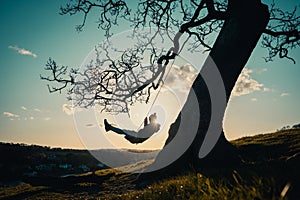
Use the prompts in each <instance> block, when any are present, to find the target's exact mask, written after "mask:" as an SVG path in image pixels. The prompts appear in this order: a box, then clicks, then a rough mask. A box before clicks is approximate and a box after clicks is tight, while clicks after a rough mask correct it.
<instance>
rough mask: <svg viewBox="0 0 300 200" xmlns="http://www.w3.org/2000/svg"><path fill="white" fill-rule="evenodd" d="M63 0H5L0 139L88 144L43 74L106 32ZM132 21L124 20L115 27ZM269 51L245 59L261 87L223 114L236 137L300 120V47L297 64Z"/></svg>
mask: <svg viewBox="0 0 300 200" xmlns="http://www.w3.org/2000/svg"><path fill="white" fill-rule="evenodd" d="M64 2H65V1H61V0H51V1H50V0H41V1H34V0H27V1H21V0H20V1H14V0H1V7H0V13H1V18H0V20H1V26H2V27H1V30H0V52H1V54H0V70H1V72H0V93H1V98H0V113H1V116H0V141H3V142H14V143H15V142H19V143H28V144H39V145H46V146H61V147H71V148H84V145H83V144H82V141H81V140H80V137H79V135H78V133H77V131H76V128H75V125H74V121H73V117H72V115H68V114H66V112H64V111H63V108H62V107H63V105H64V104H70V102H67V100H66V96H65V94H64V93H62V94H49V92H48V90H47V87H46V83H45V82H43V81H41V80H40V78H39V75H40V74H42V73H44V71H43V68H44V65H45V63H46V61H47V60H48V58H49V57H52V58H54V59H55V60H56V61H57V62H58V63H61V64H65V65H69V66H75V67H76V66H80V64H81V63H82V62H83V60H84V58H85V57H86V55H87V54H88V53H89V52H90V51H91V50H92V49H93V48H94V46H95V44H97V43H99V42H101V41H102V40H103V39H104V37H103V35H104V33H103V32H102V31H100V30H98V29H97V25H96V24H95V23H93V22H94V20H93V17H91V19H90V20H89V21H88V24H87V26H86V27H85V29H84V31H83V32H81V33H77V32H76V31H75V25H76V24H79V23H81V19H82V18H81V16H72V17H70V16H61V15H59V14H58V12H59V7H60V6H61V5H63V4H64ZM295 2H296V1H295ZM287 7H289V6H287ZM129 28H130V27H127V26H126V24H123V26H122V27H119V29H118V30H116V31H115V33H117V32H118V31H122V30H126V29H129ZM264 55H267V52H266V50H265V49H262V48H260V44H258V45H257V47H256V49H255V51H254V52H253V54H252V56H251V58H250V60H249V62H248V63H247V65H246V68H247V69H248V71H245V77H244V78H245V79H247V78H248V79H247V80H250V81H253V80H254V81H255V82H253V83H254V86H256V87H258V89H256V90H250V91H249V93H248V94H244V95H240V96H235V97H232V98H231V100H230V104H229V107H228V110H227V112H226V118H225V120H224V127H225V131H226V136H227V137H228V138H229V139H233V138H238V137H242V136H245V135H253V134H258V133H265V132H271V131H274V130H276V129H278V128H281V127H282V126H284V125H292V124H295V123H299V122H300V112H299V111H300V106H299V99H300V90H299V85H300V78H299V74H300V64H299V63H300V50H299V49H297V50H294V51H293V52H292V55H293V57H294V58H295V60H296V62H297V63H296V64H293V63H292V62H290V61H289V60H280V59H278V58H276V59H275V61H274V62H270V63H266V62H264V59H263V58H262V57H263V56H264ZM255 84H256V85H255ZM246 93H247V92H246Z"/></svg>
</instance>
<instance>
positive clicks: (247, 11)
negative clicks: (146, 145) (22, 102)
mask: <svg viewBox="0 0 300 200" xmlns="http://www.w3.org/2000/svg"><path fill="white" fill-rule="evenodd" d="M227 13H228V17H227V18H226V20H225V22H224V25H223V27H222V29H221V31H220V33H219V35H218V37H217V39H216V42H215V44H214V46H213V48H212V50H211V52H210V54H209V55H210V58H211V59H212V60H213V61H214V63H215V64H216V66H217V69H218V70H219V72H220V74H221V77H222V79H223V82H224V87H225V94H226V97H225V98H226V100H225V101H226V102H225V104H227V102H228V100H229V97H230V94H231V91H232V89H233V87H234V85H235V82H236V81H237V78H238V76H239V74H240V73H241V71H242V69H243V68H244V66H245V64H246V63H247V61H248V59H249V57H250V55H251V53H252V51H253V49H254V47H255V46H256V44H257V42H258V40H259V38H260V36H261V34H262V32H263V30H264V28H265V27H266V25H267V23H268V20H269V12H268V8H267V6H266V5H264V4H262V3H261V2H260V1H259V0H251V1H238V0H232V1H229V2H228V8H227ZM210 58H209V59H210ZM210 62H211V61H209V60H207V61H206V62H205V64H204V66H203V68H202V69H201V71H203V70H210V69H209V67H210ZM192 89H193V90H194V91H195V93H196V97H197V99H198V105H199V108H200V120H199V124H198V129H197V133H196V136H195V137H194V140H193V141H192V143H191V145H190V146H189V147H188V149H187V150H186V151H185V152H184V153H183V154H182V155H181V156H180V157H179V158H178V159H177V160H176V161H175V162H173V163H171V164H170V165H168V166H167V167H164V168H163V169H160V170H158V171H156V172H154V173H155V176H156V175H162V176H165V175H174V174H178V173H180V172H182V171H184V170H185V169H190V168H193V169H196V170H198V169H201V168H203V167H224V166H228V165H237V164H238V163H239V158H238V153H237V150H236V149H235V147H234V146H233V145H231V144H230V143H229V142H228V141H227V139H226V138H225V135H224V132H223V131H222V133H221V136H220V137H219V139H218V141H217V143H216V145H215V146H214V148H213V150H212V151H211V152H210V153H209V154H208V155H207V156H206V157H204V158H203V159H200V158H199V150H200V147H201V145H202V143H203V140H204V137H205V135H206V133H207V130H208V127H209V124H210V122H211V116H212V108H211V98H210V93H209V90H208V87H207V85H206V83H205V81H204V79H203V77H202V76H201V72H200V73H199V75H198V76H197V78H196V80H195V81H194V83H193V86H192ZM191 98H192V95H191V92H190V94H189V96H188V98H187V101H186V103H185V105H184V107H183V109H182V111H181V113H180V114H179V115H178V117H177V119H176V121H175V122H174V123H173V124H172V125H171V127H170V129H169V136H168V139H167V141H166V144H165V147H167V145H168V144H169V143H170V142H171V141H172V139H173V138H174V137H175V136H176V134H178V129H179V127H180V124H181V123H185V122H184V120H188V119H184V118H183V117H182V113H184V112H187V113H190V116H191V117H193V115H194V113H193V112H197V111H194V110H195V109H194V107H193V105H192V100H191ZM224 113H225V109H224V110H223V111H222V113H220V115H222V117H223V116H224ZM186 123H188V121H187V122H186ZM220 123H222V122H220ZM188 130H189V129H186V132H185V133H184V134H186V135H187V137H188V136H189V135H188ZM175 151H176V146H174V147H173V150H172V149H171V150H168V151H164V150H162V151H161V152H160V154H159V155H158V157H157V158H156V160H155V162H154V163H153V165H155V164H156V163H157V162H159V161H160V160H161V159H163V158H166V157H168V156H169V155H171V154H172V152H175ZM149 174H151V176H152V177H153V172H152V173H149ZM144 176H147V174H145V175H144Z"/></svg>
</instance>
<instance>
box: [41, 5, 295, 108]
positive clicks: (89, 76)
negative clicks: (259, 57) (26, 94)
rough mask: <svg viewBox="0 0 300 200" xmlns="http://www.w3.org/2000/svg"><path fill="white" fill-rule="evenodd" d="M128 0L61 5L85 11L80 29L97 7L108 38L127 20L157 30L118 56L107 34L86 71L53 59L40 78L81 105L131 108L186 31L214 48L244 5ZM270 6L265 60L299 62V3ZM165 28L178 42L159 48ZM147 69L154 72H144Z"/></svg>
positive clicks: (195, 43) (158, 79)
mask: <svg viewBox="0 0 300 200" xmlns="http://www.w3.org/2000/svg"><path fill="white" fill-rule="evenodd" d="M129 2H130V1H125V0H105V1H86V0H78V1H70V2H69V3H67V4H66V5H65V6H62V7H61V9H60V11H61V12H60V14H62V15H66V14H69V15H75V14H83V21H82V23H81V24H80V25H78V26H76V30H77V31H82V30H83V28H84V26H85V24H86V20H87V18H88V16H89V14H90V13H91V12H98V13H99V20H98V21H97V24H98V28H99V29H101V30H104V33H105V36H106V37H107V38H108V39H109V37H110V36H111V35H112V33H111V32H112V30H113V29H114V27H116V26H118V25H119V24H120V23H122V22H124V21H126V22H128V23H129V24H130V25H131V27H133V35H134V34H136V33H138V31H139V30H141V29H143V28H145V27H151V28H155V31H153V32H152V34H151V35H149V36H147V37H146V36H142V37H141V36H138V37H140V38H143V39H144V41H143V42H142V43H139V44H136V46H135V48H133V49H128V50H127V51H124V52H123V53H122V56H121V58H119V59H116V58H111V57H110V55H109V52H108V49H109V50H112V49H111V47H110V46H109V40H108V42H107V43H104V46H101V47H99V48H98V49H96V51H97V50H98V51H106V52H105V56H104V57H97V62H96V64H94V65H90V66H87V67H86V69H85V71H83V72H79V71H78V70H75V69H71V70H70V71H68V69H67V67H66V66H58V65H57V64H56V62H55V61H53V60H52V59H49V61H48V62H47V64H46V68H45V69H46V70H47V71H50V73H51V75H50V76H41V78H42V79H44V80H47V81H50V82H55V83H56V84H57V85H55V84H54V85H53V86H52V87H50V86H48V87H49V91H50V92H61V90H62V89H65V88H67V87H68V92H69V99H71V98H73V100H74V99H75V105H77V106H80V107H89V106H94V105H95V104H97V105H100V106H101V108H103V109H102V110H105V111H107V112H116V113H118V112H128V105H132V104H134V103H135V102H136V101H144V102H148V101H149V98H150V94H151V90H153V89H157V88H158V87H159V85H161V84H162V77H163V75H164V73H165V67H166V65H167V63H168V62H169V60H171V59H174V58H175V56H176V55H177V54H178V53H179V51H178V49H176V47H178V46H180V47H181V46H183V45H182V44H180V42H181V41H180V40H179V39H180V36H181V34H186V35H187V37H189V38H190V39H189V40H190V45H189V47H188V48H189V50H190V51H197V49H198V47H200V46H202V47H205V48H206V49H207V50H208V51H209V50H211V44H212V43H213V41H214V38H215V37H216V35H217V34H218V32H219V31H220V29H221V28H222V25H223V23H224V21H226V20H227V17H228V15H229V14H230V12H232V10H233V9H232V8H233V7H235V6H239V3H236V2H234V1H230V0H229V1H223V0H198V1H197V0H191V1H185V0H168V1H156V0H150V1H149V0H148V1H139V2H134V3H133V2H130V3H129ZM253 3H257V2H256V1H254V2H253ZM134 6H135V7H134ZM230 9H231V10H230ZM269 12H270V18H269V23H268V25H267V27H266V29H265V30H264V31H263V32H264V35H263V39H262V47H264V48H266V49H267V50H268V52H269V55H268V56H266V58H265V59H266V61H272V60H273V59H274V58H275V57H276V56H278V57H280V58H287V59H291V60H292V61H293V62H295V61H294V59H293V58H291V56H290V54H289V52H290V50H292V49H293V48H297V47H299V45H300V40H299V39H300V36H299V30H298V29H299V25H300V18H299V16H298V15H297V10H296V7H295V9H294V10H293V11H290V12H289V11H283V10H281V9H280V8H276V5H275V3H272V4H271V5H270V7H269ZM176 32H177V34H174V33H176ZM163 34H166V35H167V36H168V37H169V39H170V40H171V41H172V42H173V44H174V46H173V47H172V48H171V49H170V50H164V51H163V52H160V53H158V52H157V50H156V48H155V45H154V44H153V43H152V42H153V41H154V40H155V38H158V37H161V36H162V35H163ZM191 40H192V41H191ZM147 50H148V51H150V53H151V54H152V55H153V56H151V60H150V61H149V62H148V63H149V66H143V65H142V62H141V60H142V59H143V58H144V54H145V51H147ZM98 56H99V54H98ZM102 56H103V55H102ZM149 68H150V70H149ZM136 69H138V70H136ZM146 69H147V70H148V71H147V73H152V76H148V77H145V74H146ZM127 81H129V82H127Z"/></svg>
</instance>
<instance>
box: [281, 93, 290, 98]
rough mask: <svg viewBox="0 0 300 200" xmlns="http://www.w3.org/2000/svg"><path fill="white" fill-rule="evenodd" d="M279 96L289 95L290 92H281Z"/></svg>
mask: <svg viewBox="0 0 300 200" xmlns="http://www.w3.org/2000/svg"><path fill="white" fill-rule="evenodd" d="M280 96H281V97H287V96H290V93H286V92H284V93H281V94H280Z"/></svg>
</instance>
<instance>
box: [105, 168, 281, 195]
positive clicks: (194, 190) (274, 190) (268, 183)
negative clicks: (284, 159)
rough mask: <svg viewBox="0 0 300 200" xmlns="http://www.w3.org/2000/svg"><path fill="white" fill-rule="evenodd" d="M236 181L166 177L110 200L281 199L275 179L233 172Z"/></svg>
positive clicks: (194, 175)
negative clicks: (141, 188) (246, 175)
mask: <svg viewBox="0 0 300 200" xmlns="http://www.w3.org/2000/svg"><path fill="white" fill-rule="evenodd" d="M233 177H234V181H230V180H226V179H219V180H217V179H213V178H209V177H205V176H203V175H202V174H199V173H198V174H190V175H185V176H181V177H177V178H173V179H170V180H165V181H162V182H159V183H155V184H153V185H151V186H148V187H147V188H146V189H143V190H140V191H132V192H129V193H126V194H122V195H110V196H107V197H105V198H104V199H108V200H113V199H114V200H131V199H142V200H151V199H170V200H171V199H178V200H181V199H182V200H186V199H190V200H193V199H194V200H198V199H203V200H205V199H279V198H278V197H280V188H278V186H276V184H275V182H274V180H272V179H264V178H261V177H253V178H252V180H251V181H249V180H247V181H243V180H244V179H243V178H242V177H241V176H239V175H238V173H237V172H235V173H233Z"/></svg>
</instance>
